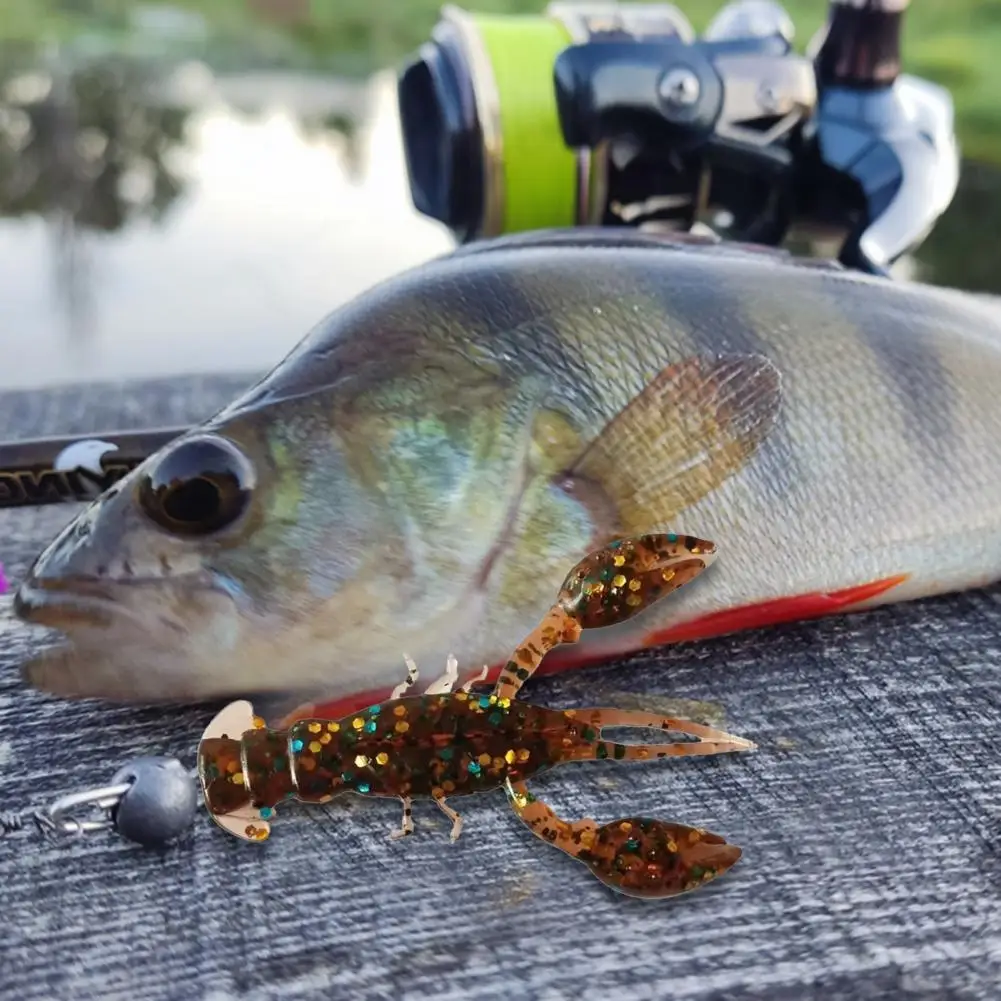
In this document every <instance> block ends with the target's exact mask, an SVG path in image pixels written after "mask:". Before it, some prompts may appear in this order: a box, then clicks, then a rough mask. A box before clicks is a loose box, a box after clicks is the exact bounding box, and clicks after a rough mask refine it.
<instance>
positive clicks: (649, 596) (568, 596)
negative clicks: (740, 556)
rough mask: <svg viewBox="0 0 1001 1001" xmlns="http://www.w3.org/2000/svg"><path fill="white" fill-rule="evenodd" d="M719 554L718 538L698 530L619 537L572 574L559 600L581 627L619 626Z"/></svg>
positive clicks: (588, 557) (579, 565)
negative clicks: (695, 532)
mask: <svg viewBox="0 0 1001 1001" xmlns="http://www.w3.org/2000/svg"><path fill="white" fill-rule="evenodd" d="M715 559H716V546H715V544H714V543H712V542H709V541H707V540H705V539H698V538H696V537H695V536H693V535H677V534H674V533H654V534H650V535H640V536H636V537H635V538H630V539H617V540H616V541H614V542H611V543H609V544H608V545H607V546H605V547H604V548H602V549H599V550H597V551H595V552H593V553H590V554H589V555H588V556H586V557H585V558H584V559H583V560H581V561H580V562H579V563H578V564H577V565H576V566H575V567H574V568H573V570H571V571H570V573H569V574H567V576H566V578H565V579H564V581H563V586H562V587H561V588H560V594H559V599H558V604H559V607H561V608H562V609H563V610H564V611H565V612H566V613H567V614H568V615H570V616H571V617H572V618H574V619H576V621H577V622H578V623H579V624H580V627H581V628H582V629H600V628H603V627H604V626H614V625H617V624H618V623H620V622H625V621H626V620H627V619H631V618H632V617H633V616H634V615H637V614H639V613H640V612H642V611H643V610H644V609H645V608H648V607H649V606H650V605H652V604H653V603H654V602H655V601H658V600H659V599H660V598H663V597H664V595H666V594H669V593H670V592H671V591H676V590H677V589H678V588H679V587H682V586H683V585H684V584H687V583H688V582H689V581H690V580H693V579H694V578H695V577H697V576H698V575H699V574H701V573H702V572H703V571H704V570H706V569H707V568H708V567H709V566H710V565H711V564H712V563H713V561H714V560H715Z"/></svg>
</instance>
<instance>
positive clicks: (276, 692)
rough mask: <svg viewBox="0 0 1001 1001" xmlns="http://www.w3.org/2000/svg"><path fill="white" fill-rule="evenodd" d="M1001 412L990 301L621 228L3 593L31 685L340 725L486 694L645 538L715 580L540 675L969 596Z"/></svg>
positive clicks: (402, 303)
mask: <svg viewBox="0 0 1001 1001" xmlns="http://www.w3.org/2000/svg"><path fill="white" fill-rule="evenodd" d="M999 387H1001V306H999V304H998V301H996V300H993V299H990V298H989V297H980V296H976V295H972V294H964V293H961V292H959V291H957V290H954V289H948V288H938V287H934V286H931V285H925V284H921V283H918V282H904V281H895V280H891V279H888V278H885V277H877V276H869V275H863V274H859V273H856V272H853V271H849V270H847V269H844V268H841V267H840V266H838V265H836V264H834V263H831V262H818V261H813V260H810V259H801V258H797V257H795V256H793V255H791V254H788V253H786V252H780V251H772V252H758V251H754V250H752V249H750V248H747V247H742V246H737V245H732V244H727V243H722V244H721V243H718V242H717V243H711V242H706V243H705V244H700V243H699V242H698V241H687V242H686V241H684V240H676V241H672V240H670V239H665V238H663V237H662V236H660V235H656V234H648V233H643V232H640V231H628V232H623V231H621V230H607V229H606V230H600V229H598V230H594V229H588V228H582V229H578V230H568V231H542V232H538V233H532V234H520V235H517V236H513V237H511V236H509V237H499V238H495V239H493V240H486V241H481V242H479V243H473V244H469V245H467V246H465V247H459V248H457V249H455V250H452V251H450V252H448V253H446V254H444V255H442V256H440V257H436V258H434V259H432V260H429V261H426V262H424V263H422V264H419V265H418V266H416V267H414V268H411V269H409V270H407V271H404V272H402V273H400V274H397V275H395V276H393V277H391V278H389V279H387V280H385V281H383V282H381V283H380V284H378V285H376V286H373V287H372V288H370V289H368V290H366V291H364V292H363V293H361V294H360V295H358V296H357V297H355V298H354V299H352V300H351V301H350V302H348V303H346V304H345V305H343V306H341V307H340V308H338V309H337V310H336V311H334V312H333V313H331V314H330V315H329V316H328V317H326V318H325V319H324V320H322V321H321V322H320V323H319V324H318V325H317V326H316V327H315V328H314V329H313V330H312V331H310V332H309V333H308V334H307V335H306V337H305V339H304V340H303V341H301V342H300V343H299V345H298V346H297V347H295V348H294V349H293V350H292V351H291V353H289V354H288V355H287V356H286V357H285V358H284V359H283V360H282V361H281V362H280V363H279V364H278V365H277V366H276V367H275V368H274V369H273V370H272V371H271V372H270V373H269V374H267V375H265V376H264V377H263V378H262V379H261V380H259V381H258V382H256V383H255V384H253V385H252V386H250V387H249V388H248V389H247V390H246V391H245V392H243V393H242V394H241V395H240V396H239V397H238V398H237V399H235V400H234V401H232V402H231V403H230V404H229V405H227V406H225V407H224V408H223V409H222V410H221V411H219V412H218V413H216V414H215V415H214V416H212V417H210V418H208V419H207V420H205V421H203V422H201V423H200V424H198V425H197V426H196V427H193V428H191V429H190V430H189V431H186V432H185V433H183V434H182V435H180V437H178V438H177V439H176V440H174V441H172V442H170V443H169V444H167V445H166V446H164V447H163V448H162V449H160V450H159V451H158V452H156V453H155V454H153V455H151V456H150V457H149V458H148V459H146V460H145V461H143V462H142V463H141V464H140V465H139V466H137V467H136V468H135V469H134V470H132V471H131V472H130V473H129V474H128V475H126V476H125V477H124V478H122V479H121V480H119V481H118V482H117V483H115V484H114V485H113V486H112V487H111V488H110V489H108V490H107V491H106V492H105V493H104V494H102V495H101V496H100V497H99V498H98V499H96V500H95V501H94V502H93V503H92V504H90V505H89V506H87V507H86V508H85V509H84V510H83V511H82V512H81V513H79V514H78V516H76V517H74V518H73V519H72V520H71V521H70V523H69V524H68V525H67V526H66V527H65V529H64V530H63V531H62V532H60V533H59V534H58V536H57V537H56V538H54V539H53V540H52V541H51V542H50V544H49V545H48V546H47V547H46V548H45V549H44V550H43V551H42V552H41V554H40V555H39V556H38V557H37V559H36V560H35V562H34V563H33V565H32V566H31V568H30V571H29V572H28V573H27V575H26V576H25V577H24V579H23V580H22V581H20V582H19V584H18V587H17V591H16V596H15V601H14V609H15V613H16V614H17V615H18V616H19V617H20V618H21V619H22V620H24V621H26V622H28V623H32V624H34V625H36V626H39V627H44V628H45V629H47V630H53V629H54V630H56V631H57V635H58V636H59V642H57V643H55V644H53V645H52V646H50V647H48V648H46V649H45V650H44V651H43V652H42V653H41V654H39V655H38V656H37V657H35V658H34V659H33V660H32V661H31V662H30V663H28V664H26V665H25V666H24V669H23V672H24V677H25V679H26V681H27V682H28V683H29V684H30V685H32V686H34V687H35V688H37V689H39V690H42V691H45V692H48V693H51V694H54V695H58V696H62V697H66V698H101V699H106V700H111V701H113V702H124V703H129V702H154V703H155V702H162V701H172V702H173V701H184V702H189V701H200V700H207V699H213V698H221V697H229V696H233V695H241V696H249V695H251V694H253V695H260V696H261V697H269V698H274V699H276V700H279V701H280V700H289V701H288V704H289V705H297V704H300V703H301V704H310V705H312V706H316V705H321V704H322V705H325V706H340V707H341V708H343V707H344V706H345V705H352V704H365V703H366V701H372V700H373V699H375V698H384V697H386V696H387V695H388V693H389V691H390V690H391V689H392V688H393V687H394V686H395V685H396V684H397V682H399V681H400V680H401V679H402V673H403V665H404V658H405V657H406V658H413V660H414V662H416V663H417V664H419V665H420V666H421V669H428V670H431V671H432V672H434V673H436V668H437V667H439V666H440V665H441V664H443V663H444V662H445V661H446V658H448V657H449V656H450V655H451V654H453V653H454V655H455V656H456V658H457V659H458V661H459V664H460V667H461V669H462V670H463V671H474V670H476V671H479V670H481V669H485V672H486V673H485V674H484V677H485V678H495V677H496V675H497V670H498V669H499V667H500V665H501V664H503V662H504V660H505V658H506V657H507V655H508V652H509V650H510V648H511V646H512V644H513V642H514V641H516V640H517V639H518V637H520V636H522V635H525V634H526V633H527V632H529V631H531V629H532V628H533V627H534V625H535V623H536V622H537V621H538V619H539V616H541V615H542V614H543V613H544V612H545V610H546V608H547V607H548V602H549V600H550V598H551V595H552V593H553V590H554V588H555V587H557V586H558V585H559V584H560V582H561V581H562V579H563V576H564V574H565V573H566V572H567V570H568V568H569V567H571V566H572V565H573V564H574V563H575V562H576V561H577V560H579V559H581V558H582V557H583V555H584V554H586V553H587V552H589V551H590V550H592V549H594V548H596V547H598V546H601V545H604V544H605V543H607V542H608V541H609V540H611V539H614V538H617V537H622V536H627V535H638V534H643V533H650V532H656V531H669V532H676V533H686V534H690V535H692V536H695V537H698V538H703V539H707V540H711V541H712V543H714V544H715V545H716V546H717V547H718V558H717V559H716V560H715V563H714V565H713V567H712V569H711V571H710V572H708V573H706V574H703V575H702V576H701V577H700V578H699V579H698V580H696V581H693V582H692V583H690V584H689V585H688V586H687V587H686V588H685V589H683V590H682V591H681V592H680V593H679V594H678V595H677V596H673V597H672V600H671V601H668V602H664V603H663V605H662V606H658V608H657V609H656V610H653V611H651V612H650V613H649V614H646V615H643V616H639V617H638V618H637V619H635V620H632V621H630V622H627V623H624V624H622V625H621V626H613V627H610V628H608V629H603V630H597V631H596V632H595V633H593V634H590V635H588V636H587V637H586V638H585V640H584V641H583V642H581V643H580V644H578V645H576V647H575V648H574V649H573V650H569V649H567V650H566V651H563V650H560V649H557V650H556V651H554V652H553V654H552V655H551V656H550V657H549V658H547V663H546V664H545V665H543V672H542V673H545V671H546V670H553V671H555V670H565V669H567V668H570V667H575V666H580V665H582V664H586V663H593V662H602V661H606V660H607V659H608V658H610V657H612V656H618V655H624V654H627V653H631V652H634V651H638V650H642V649H646V648H651V647H658V646H661V645H664V644H668V643H676V642H696V641H700V640H703V639H705V638H707V637H712V636H718V635H721V634H724V633H728V632H734V631H740V630H746V629H760V628H761V627H763V626H766V625H773V624H777V623H783V622H792V621H799V620H804V619H809V618H814V617H819V616H826V615H833V614H842V613H854V612H861V611H865V610H868V609H872V608H874V607H877V606H880V605H884V604H888V603H893V602H901V601H908V600H914V599H918V598H924V597H928V596H932V595H937V594H942V593H946V592H950V591H957V590H964V589H968V588H975V587H980V586H984V585H987V584H989V583H991V582H993V581H996V580H997V579H998V578H999V577H1001V482H999V471H1001V391H999ZM310 700H312V701H310ZM352 700H353V701H352ZM348 711H350V710H348Z"/></svg>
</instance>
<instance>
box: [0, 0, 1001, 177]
mask: <svg viewBox="0 0 1001 1001" xmlns="http://www.w3.org/2000/svg"><path fill="white" fill-rule="evenodd" d="M544 5H545V2H544V0H466V2H465V3H461V4H460V6H464V7H466V8H467V9H471V10H476V11H483V12H488V11H489V12H495V13H499V12H506V13H538V12H540V11H541V10H542V9H543V8H544ZM440 6H441V2H440V0H172V2H171V3H169V4H168V3H141V2H140V0H0V41H3V40H6V41H11V40H16V41H30V42H42V41H46V40H52V41H56V40H58V41H64V42H65V41H69V40H72V39H79V38H80V36H81V35H82V34H85V35H87V36H89V37H90V38H91V39H94V38H102V39H104V40H105V41H106V42H107V43H109V44H116V43H118V44H122V45H128V44H129V42H130V39H132V38H133V36H134V35H135V22H134V20H133V18H134V15H135V12H136V11H137V10H138V9H140V8H146V9H147V11H148V10H149V9H150V8H155V10H154V14H155V13H156V10H159V11H160V12H162V11H164V10H165V9H167V8H173V9H175V10H186V11H188V12H195V13H197V14H198V15H200V16H201V18H202V19H203V20H204V23H205V26H206V27H207V29H208V36H207V37H206V38H199V39H195V38H193V37H188V38H187V40H186V41H185V40H184V39H183V38H182V39H181V40H180V41H178V40H177V38H175V40H174V43H173V44H174V45H175V47H176V46H181V47H184V46H186V47H187V51H189V52H190V54H192V55H197V56H199V57H200V58H205V59H207V60H208V61H210V62H216V63H217V64H219V63H222V64H223V65H224V66H226V67H230V66H233V65H236V64H239V62H240V61H241V60H243V61H245V62H246V64H247V65H258V66H261V65H264V66H268V65H283V66H294V67H295V68H299V69H312V70H321V71H326V72H332V73H364V72H368V71H370V70H372V69H374V68H376V67H379V66H385V65H391V64H394V63H396V62H398V61H399V60H400V59H402V58H403V57H404V56H405V55H406V54H407V53H408V52H409V51H411V50H413V49H414V48H416V47H417V46H418V45H419V44H420V43H421V42H422V41H424V40H425V39H426V38H427V36H428V33H429V31H430V29H431V27H432V25H433V24H434V23H435V21H436V20H437V17H438V11H439V9H440ZM677 6H679V7H680V8H681V9H682V10H684V11H685V13H686V14H687V15H688V17H689V18H690V19H691V21H692V23H693V24H694V26H695V27H696V28H697V29H701V28H704V27H705V25H706V24H707V23H708V22H709V20H710V19H711V18H712V16H713V15H714V14H715V13H716V11H717V10H718V9H719V7H720V6H721V4H718V3H707V2H705V0H679V2H678V3H677ZM785 6H786V9H787V10H788V11H789V13H790V14H791V15H792V17H793V19H794V20H795V22H796V27H797V45H798V47H799V48H803V47H804V46H805V45H806V43H807V42H808V41H809V39H810V37H811V36H812V35H813V33H814V31H816V29H817V28H819V27H820V26H821V24H822V23H823V20H824V17H825V14H826V4H825V3H823V2H821V0H787V3H786V5H785ZM175 34H176V33H175ZM195 34H197V33H195ZM180 35H183V31H180ZM904 65H905V68H906V70H907V72H910V73H915V74H917V75H919V76H925V77H927V78H929V79H931V80H934V81H935V82H937V83H940V84H942V85H943V86H946V87H948V88H949V89H950V90H951V92H952V94H953V97H954V100H955V102H956V114H957V131H958V134H959V138H960V142H961V144H962V147H963V153H964V155H965V156H966V157H968V158H972V159H977V160H982V161H988V162H993V163H997V164H1001V0H913V3H912V5H911V9H910V10H909V11H908V14H907V23H906V29H905V37H904Z"/></svg>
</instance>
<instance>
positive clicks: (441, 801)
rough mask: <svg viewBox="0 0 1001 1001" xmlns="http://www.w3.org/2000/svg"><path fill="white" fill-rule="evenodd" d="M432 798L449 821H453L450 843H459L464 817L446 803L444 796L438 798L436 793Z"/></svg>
mask: <svg viewBox="0 0 1001 1001" xmlns="http://www.w3.org/2000/svg"><path fill="white" fill-rule="evenodd" d="M431 798H432V799H433V800H434V801H435V803H436V804H437V806H438V809H439V810H441V812H442V813H443V814H445V816H446V817H448V819H449V820H451V821H452V830H451V832H450V833H449V835H448V840H449V841H458V840H459V835H460V834H461V833H462V817H460V816H459V815H458V814H457V813H456V812H455V810H453V809H452V808H451V807H450V806H449V805H448V803H446V802H445V797H444V796H436V795H435V794H434V793H432V794H431Z"/></svg>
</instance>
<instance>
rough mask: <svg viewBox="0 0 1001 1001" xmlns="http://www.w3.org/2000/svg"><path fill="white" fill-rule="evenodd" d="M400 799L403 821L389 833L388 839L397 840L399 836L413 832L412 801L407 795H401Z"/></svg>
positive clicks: (404, 836) (402, 836)
mask: <svg viewBox="0 0 1001 1001" xmlns="http://www.w3.org/2000/svg"><path fill="white" fill-rule="evenodd" d="M400 801H401V802H402V803H403V822H402V823H401V824H400V826H399V827H398V828H397V829H396V830H394V831H392V832H391V833H390V835H389V840H390V841H398V840H399V839H400V838H406V837H408V836H409V835H411V834H413V833H414V818H413V811H412V809H411V808H412V806H413V801H412V800H411V799H410V797H409V796H401V797H400Z"/></svg>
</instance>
